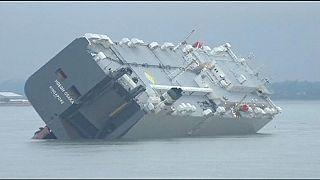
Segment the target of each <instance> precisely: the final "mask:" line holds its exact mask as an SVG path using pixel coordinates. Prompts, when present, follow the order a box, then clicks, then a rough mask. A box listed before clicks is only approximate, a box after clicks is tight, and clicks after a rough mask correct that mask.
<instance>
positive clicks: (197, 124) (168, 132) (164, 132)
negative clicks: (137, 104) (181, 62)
mask: <svg viewBox="0 0 320 180" xmlns="http://www.w3.org/2000/svg"><path fill="white" fill-rule="evenodd" d="M271 120H272V119H270V118H226V117H211V118H209V119H205V118H203V117H194V116H168V115H167V116H163V115H155V114H151V115H145V116H144V117H143V118H142V119H141V120H140V121H138V122H137V124H135V125H134V126H133V127H132V128H131V129H130V130H129V131H128V132H127V133H126V134H125V135H124V136H122V138H124V139H142V138H175V137H190V136H191V137H197V136H216V135H228V134H254V133H256V132H258V131H259V130H260V129H261V128H262V127H263V126H265V125H266V124H267V123H268V122H270V121H271Z"/></svg>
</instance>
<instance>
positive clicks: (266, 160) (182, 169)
mask: <svg viewBox="0 0 320 180" xmlns="http://www.w3.org/2000/svg"><path fill="white" fill-rule="evenodd" d="M275 103H276V105H279V106H280V107H281V108H282V109H283V112H282V113H281V114H279V115H278V116H276V117H275V119H274V120H273V121H271V122H270V123H269V124H268V125H266V126H265V127H264V128H263V129H261V130H260V131H259V132H258V133H257V134H253V135H238V136H234V135H233V136H217V137H203V138H174V139H149V140H133V141H128V140H127V141H123V140H117V141H104V140H99V141H98V140H95V141H59V140H32V139H31V137H32V136H33V133H34V132H35V131H36V130H37V129H38V128H39V127H41V126H43V125H44V123H43V122H42V120H41V118H40V117H39V116H38V114H37V113H36V112H35V111H34V109H33V108H32V106H28V107H0V116H1V118H0V122H1V124H0V178H320V101H276V102H275Z"/></svg>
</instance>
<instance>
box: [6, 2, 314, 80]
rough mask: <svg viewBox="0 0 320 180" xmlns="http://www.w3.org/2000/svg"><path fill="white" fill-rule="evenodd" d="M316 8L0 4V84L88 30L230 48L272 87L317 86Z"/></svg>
mask: <svg viewBox="0 0 320 180" xmlns="http://www.w3.org/2000/svg"><path fill="white" fill-rule="evenodd" d="M319 5H320V3H319V2H1V3H0V27H1V28H0V49H1V50H0V52H1V56H0V62H1V66H0V81H4V80H8V79H24V80H26V79H27V78H28V77H29V76H30V75H31V74H32V73H34V72H35V71H36V70H38V69H39V68H40V67H41V66H42V65H44V64H45V63H46V62H48V61H49V60H50V59H51V58H52V57H53V56H55V55H56V54H57V53H58V52H59V51H61V50H62V49H63V48H64V47H66V46H67V45H68V44H69V43H71V41H72V40H74V39H75V38H77V37H80V36H83V35H84V34H85V33H87V32H92V33H100V34H106V35H108V36H110V37H111V38H112V39H113V40H115V41H119V40H120V39H121V38H123V37H128V38H133V37H137V38H139V39H143V40H144V41H145V42H152V41H158V42H165V41H169V42H173V43H174V44H177V43H179V42H180V41H181V40H182V39H183V38H184V37H185V36H186V35H187V34H188V33H189V32H190V31H191V30H192V29H195V30H196V32H195V34H194V35H193V36H192V37H191V38H190V39H189V43H192V42H194V41H202V42H204V43H205V44H206V45H209V46H210V47H215V46H219V45H220V44H223V43H226V42H229V43H230V44H231V46H232V49H233V50H234V52H235V53H236V54H237V55H239V56H242V57H246V56H248V55H249V54H250V53H251V52H252V53H253V54H254V56H255V59H254V60H251V61H254V62H253V63H255V64H257V66H256V68H258V67H259V66H260V65H263V66H262V71H264V72H266V74H267V75H268V76H267V77H268V78H270V80H271V81H272V82H277V81H284V80H307V81H320V71H319V68H320V50H319V47H320V36H319V32H320V11H319V9H320V6H319Z"/></svg>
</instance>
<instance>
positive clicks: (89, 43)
mask: <svg viewBox="0 0 320 180" xmlns="http://www.w3.org/2000/svg"><path fill="white" fill-rule="evenodd" d="M25 93H26V95H27V97H28V99H29V101H30V102H31V104H32V105H33V107H34V108H35V110H36V111H37V112H38V114H39V115H40V116H41V118H42V119H43V120H44V122H45V123H46V126H47V128H49V129H50V132H51V133H53V134H54V136H55V137H57V138H58V139H75V138H89V139H90V138H99V139H115V138H166V137H184V136H212V135H217V134H249V133H256V132H257V131H258V130H260V129H261V128H262V127H263V126H264V125H265V124H267V123H268V122H269V121H271V120H272V119H273V118H274V116H275V115H276V114H278V113H280V111H281V108H280V107H277V106H276V105H274V103H273V102H272V101H271V100H270V94H271V93H270V91H269V90H268V89H267V87H266V81H265V79H263V78H260V77H259V76H258V74H257V73H256V72H255V71H253V69H252V68H251V67H250V66H249V65H248V63H247V61H246V59H245V58H239V57H237V56H236V55H235V54H234V53H233V51H232V50H231V45H230V44H229V43H225V44H223V45H221V46H218V47H214V48H210V47H209V46H205V45H203V44H202V43H201V42H196V43H194V44H188V43H186V42H185V41H184V42H182V43H179V44H177V45H174V44H173V43H171V42H165V43H161V44H160V43H158V42H148V43H146V42H144V41H143V40H140V39H138V38H132V39H129V38H123V39H122V40H120V41H119V42H114V41H112V40H111V38H110V37H108V36H106V35H102V34H92V33H87V34H85V35H84V37H81V38H78V39H76V40H74V41H73V42H72V43H71V44H69V45H68V46H67V47H66V48H64V49H63V50H62V51H61V52H59V53H58V54H57V55H56V56H55V57H53V58H52V59H51V60H50V61H49V62H48V63H47V64H45V65H44V66H43V67H41V68H40V69H39V70H38V71H37V72H35V73H34V74H33V75H32V76H31V77H30V78H29V79H28V80H27V82H26V85H25ZM48 132H49V131H48ZM43 138H44V136H43Z"/></svg>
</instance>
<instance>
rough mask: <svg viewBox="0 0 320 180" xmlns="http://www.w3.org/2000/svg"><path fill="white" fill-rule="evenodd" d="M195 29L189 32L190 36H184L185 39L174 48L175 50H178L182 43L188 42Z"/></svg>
mask: <svg viewBox="0 0 320 180" xmlns="http://www.w3.org/2000/svg"><path fill="white" fill-rule="evenodd" d="M195 31H196V30H194V29H193V30H192V31H191V32H190V33H189V34H188V36H187V37H186V38H184V40H183V41H182V42H180V43H179V44H178V45H177V46H176V47H174V48H173V50H174V51H175V50H177V49H178V48H179V47H180V46H181V45H183V44H187V40H188V39H189V38H190V36H191V35H192V34H193V33H194V32H195Z"/></svg>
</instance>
